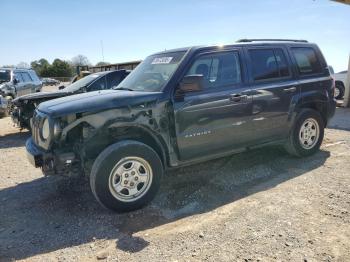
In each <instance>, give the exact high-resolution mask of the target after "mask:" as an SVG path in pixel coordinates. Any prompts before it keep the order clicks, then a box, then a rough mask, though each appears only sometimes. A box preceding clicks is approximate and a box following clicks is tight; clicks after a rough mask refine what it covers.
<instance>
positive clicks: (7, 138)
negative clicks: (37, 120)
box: [0, 130, 30, 149]
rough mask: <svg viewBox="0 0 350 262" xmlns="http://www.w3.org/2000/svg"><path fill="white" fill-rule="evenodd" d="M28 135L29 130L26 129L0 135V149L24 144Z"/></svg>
mask: <svg viewBox="0 0 350 262" xmlns="http://www.w3.org/2000/svg"><path fill="white" fill-rule="evenodd" d="M29 137H30V131H28V130H25V131H24V130H23V131H21V132H20V131H18V133H9V134H6V135H3V136H0V149H3V148H12V147H21V146H24V145H25V143H26V140H27V139H28V138H29Z"/></svg>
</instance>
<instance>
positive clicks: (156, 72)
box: [115, 52, 185, 92]
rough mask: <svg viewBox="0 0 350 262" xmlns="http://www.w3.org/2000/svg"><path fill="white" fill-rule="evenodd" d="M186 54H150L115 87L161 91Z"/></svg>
mask: <svg viewBox="0 0 350 262" xmlns="http://www.w3.org/2000/svg"><path fill="white" fill-rule="evenodd" d="M184 55H185V52H172V53H163V54H159V55H152V56H149V57H147V58H146V59H145V60H144V61H143V62H142V63H141V64H140V65H138V66H137V67H136V69H135V70H134V71H132V72H131V73H130V75H129V76H128V77H127V78H125V79H124V80H123V81H122V82H121V83H120V84H119V85H118V86H117V87H116V88H115V89H118V88H119V89H129V90H134V91H149V92H157V91H160V90H162V88H163V87H164V86H165V84H166V83H167V82H168V80H169V79H170V77H171V76H172V75H173V73H174V72H175V70H176V69H177V67H178V65H179V63H180V61H181V59H182V57H183V56H184Z"/></svg>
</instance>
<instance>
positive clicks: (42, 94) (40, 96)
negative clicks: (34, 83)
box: [13, 90, 69, 105]
mask: <svg viewBox="0 0 350 262" xmlns="http://www.w3.org/2000/svg"><path fill="white" fill-rule="evenodd" d="M67 95H69V92H65V91H63V90H60V91H55V92H38V93H32V94H28V95H24V96H20V97H17V98H16V99H14V100H13V103H14V104H15V105H18V104H19V103H22V102H23V101H33V100H41V99H45V98H47V99H54V98H58V97H63V96H67Z"/></svg>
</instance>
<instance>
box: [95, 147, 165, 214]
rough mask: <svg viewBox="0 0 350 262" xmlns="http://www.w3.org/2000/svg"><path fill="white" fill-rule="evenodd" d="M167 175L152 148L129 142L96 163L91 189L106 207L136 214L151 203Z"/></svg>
mask: <svg viewBox="0 0 350 262" xmlns="http://www.w3.org/2000/svg"><path fill="white" fill-rule="evenodd" d="M162 175H163V165H162V162H161V160H160V158H159V156H158V154H157V153H156V152H155V151H154V150H153V149H152V148H151V147H149V146H147V145H145V144H143V143H140V142H137V141H133V140H125V141H122V142H118V143H116V144H113V145H111V146H109V147H107V148H106V149H105V150H104V151H102V153H101V154H100V155H99V156H98V157H97V159H96V160H95V162H94V164H93V166H92V170H91V175H90V186H91V190H92V192H93V194H94V196H95V198H96V199H97V200H98V201H99V202H100V204H102V205H103V206H104V207H106V208H109V209H112V210H115V211H120V212H124V211H132V210H135V209H139V208H141V207H142V206H144V205H146V204H147V203H148V202H150V201H151V200H152V199H153V198H154V196H155V195H156V193H157V191H158V189H159V186H160V180H161V177H162Z"/></svg>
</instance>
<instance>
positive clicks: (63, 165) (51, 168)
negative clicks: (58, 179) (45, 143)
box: [26, 138, 80, 176]
mask: <svg viewBox="0 0 350 262" xmlns="http://www.w3.org/2000/svg"><path fill="white" fill-rule="evenodd" d="M26 150H27V158H28V160H29V162H30V163H31V164H32V165H33V166H35V167H39V168H41V169H42V170H43V173H44V174H45V175H62V176H71V175H73V174H76V173H78V172H79V170H80V162H79V160H78V159H77V158H76V155H75V154H74V153H73V152H64V151H62V152H60V151H59V152H51V151H45V150H43V149H41V148H40V147H38V146H37V145H36V144H35V143H34V141H33V139H32V138H29V139H28V140H27V142H26Z"/></svg>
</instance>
